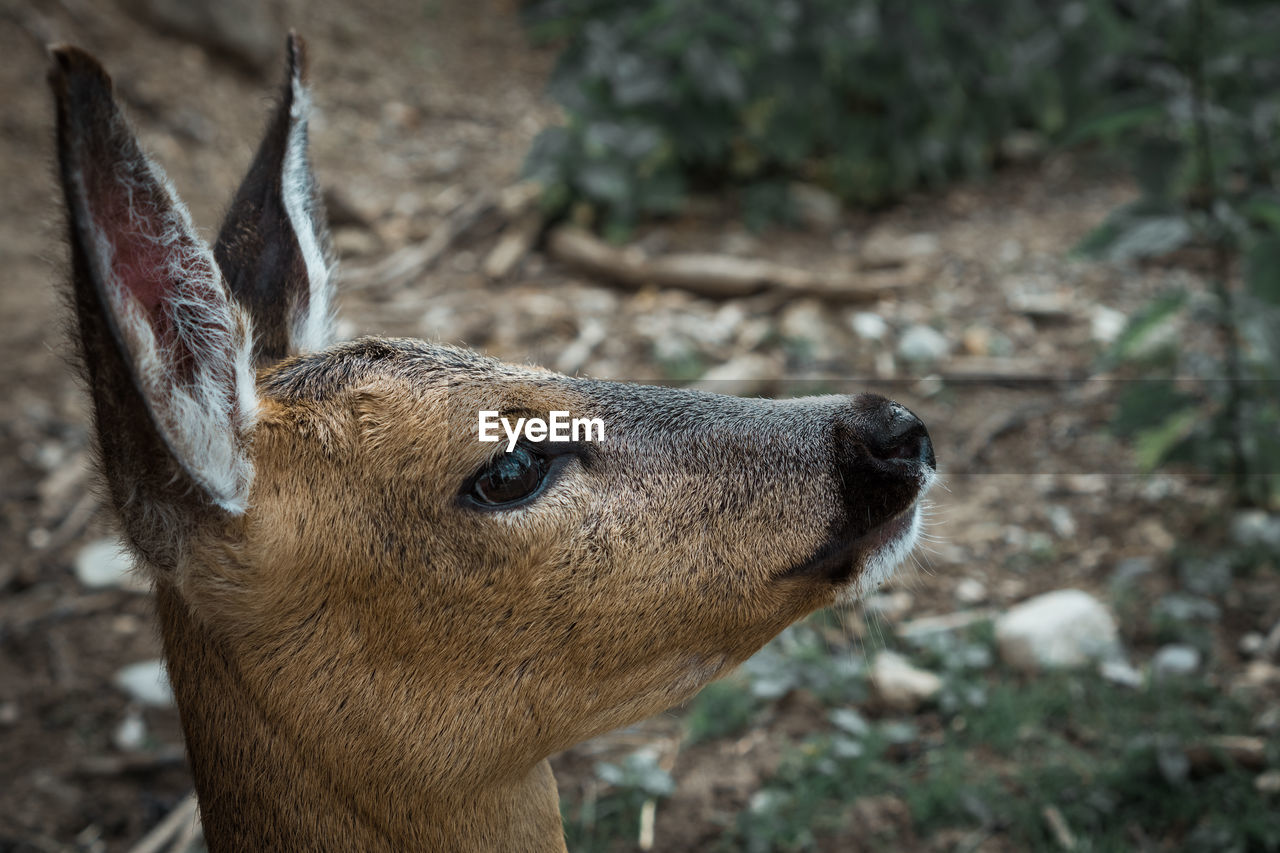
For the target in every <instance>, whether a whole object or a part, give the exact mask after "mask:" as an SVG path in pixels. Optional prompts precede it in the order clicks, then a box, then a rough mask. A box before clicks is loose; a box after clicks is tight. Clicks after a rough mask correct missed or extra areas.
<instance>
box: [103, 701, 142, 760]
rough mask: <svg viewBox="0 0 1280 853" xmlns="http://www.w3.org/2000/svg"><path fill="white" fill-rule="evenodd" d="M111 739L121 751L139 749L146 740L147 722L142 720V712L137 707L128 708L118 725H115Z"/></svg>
mask: <svg viewBox="0 0 1280 853" xmlns="http://www.w3.org/2000/svg"><path fill="white" fill-rule="evenodd" d="M111 740H112V742H113V743H114V744H115V746H116V749H118V750H120V751H122V752H133V751H135V750H138V749H141V748H142V745H143V744H144V743H146V740H147V724H146V723H145V722H143V720H142V714H141V713H139V712H138V711H137V709H130V710H129V712H128V713H126V714H125V715H124V719H123V720H121V721H120V725H118V726H116V730H115V733H114V734H113V735H112V737H111Z"/></svg>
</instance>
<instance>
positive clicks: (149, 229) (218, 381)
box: [49, 47, 257, 565]
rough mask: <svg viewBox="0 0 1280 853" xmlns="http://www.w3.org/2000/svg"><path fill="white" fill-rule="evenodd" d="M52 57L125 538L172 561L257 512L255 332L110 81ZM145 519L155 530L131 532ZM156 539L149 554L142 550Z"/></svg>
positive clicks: (89, 342)
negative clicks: (201, 522)
mask: <svg viewBox="0 0 1280 853" xmlns="http://www.w3.org/2000/svg"><path fill="white" fill-rule="evenodd" d="M51 57H52V60H53V61H52V67H51V69H50V72H49V81H50V84H51V86H52V88H53V94H54V100H55V103H56V108H57V127H58V131H57V132H58V163H59V170H60V173H61V178H62V185H63V190H64V193H65V195H66V203H67V213H68V222H69V228H70V242H71V257H72V270H73V271H72V277H73V295H74V299H73V301H74V304H75V310H76V319H77V324H78V332H79V338H80V345H81V353H82V355H83V361H84V368H85V371H86V373H87V377H88V380H89V384H90V392H91V394H92V396H93V400H94V413H95V421H96V431H97V434H98V439H99V445H100V450H101V455H102V464H103V467H104V469H105V470H104V473H105V474H106V478H107V481H108V485H109V487H110V489H111V492H112V497H113V498H114V502H115V504H116V506H117V507H120V508H121V513H122V515H124V516H125V518H124V520H125V523H126V528H127V531H128V532H129V533H130V535H131V536H132V537H133V538H134V539H135V544H137V545H138V547H139V548H140V549H141V550H142V551H143V552H144V554H147V555H148V556H150V557H151V558H152V559H153V560H154V561H157V562H159V563H160V564H161V565H163V564H164V563H166V562H171V561H172V559H171V558H172V556H173V555H172V548H173V545H166V542H169V541H173V540H177V539H178V538H180V537H178V536H175V535H174V533H175V531H173V530H172V528H173V526H174V525H178V526H181V525H183V524H185V525H187V526H189V525H190V524H191V523H192V518H193V517H194V515H195V514H197V513H199V512H209V511H211V510H214V509H215V508H221V510H222V511H224V512H226V513H231V514H233V515H236V514H240V513H243V512H244V510H245V507H246V505H247V503H248V497H249V487H250V484H251V481H252V477H253V468H252V464H251V462H250V459H249V456H248V452H247V446H246V445H247V442H248V438H249V433H250V431H251V429H252V427H253V422H254V417H255V413H256V410H257V394H256V391H255V388H254V373H253V369H252V365H251V361H250V355H251V341H252V332H251V330H250V328H249V321H248V318H247V316H246V315H245V314H244V313H243V311H241V310H240V309H239V308H238V307H237V306H235V305H234V303H232V301H231V299H230V296H229V294H228V292H227V289H226V286H225V285H224V284H223V281H222V276H221V273H220V272H219V271H218V265H217V263H216V262H215V261H214V257H213V253H212V252H211V251H210V250H209V247H208V246H207V245H206V244H205V243H204V242H203V241H201V240H200V238H199V237H197V236H196V233H195V230H194V228H193V227H192V225H191V218H190V215H189V214H188V213H187V210H186V208H185V207H184V206H183V205H182V203H181V202H180V201H179V200H178V199H177V197H176V196H175V195H174V193H173V191H172V189H171V187H170V185H169V182H168V180H167V179H166V177H165V176H164V173H163V172H162V171H161V170H160V168H159V167H158V166H157V165H155V164H154V163H153V162H152V161H151V160H150V159H148V158H147V156H146V155H145V154H143V153H142V150H141V148H140V147H139V145H138V142H137V139H136V138H135V137H134V134H133V131H132V129H131V128H130V126H129V124H128V122H127V121H126V120H125V118H124V115H123V114H122V113H121V111H120V108H119V106H118V105H117V104H116V101H115V98H114V94H113V87H112V83H111V78H110V77H108V76H107V74H106V72H105V71H104V70H103V69H102V66H101V65H99V64H98V62H97V60H95V59H94V58H93V57H91V56H90V55H89V54H87V53H85V52H83V51H81V50H78V49H76V48H73V47H55V48H52V49H51ZM148 514H149V515H148ZM157 514H160V515H161V516H163V518H161V519H160V521H161V523H160V524H156V523H154V522H155V521H156V518H155V516H156V515H157ZM142 516H147V517H149V518H150V519H151V523H137V524H132V525H131V518H132V519H133V520H134V521H139V519H141V517H142ZM166 522H170V523H169V524H168V525H167V528H166V524H165V523H166ZM160 528H165V529H162V530H161V532H160V533H159V534H157V533H156V532H151V533H147V532H146V531H148V530H150V531H155V530H157V529H160ZM147 536H150V537H151V539H152V540H155V541H152V542H151V543H150V547H149V546H148V543H147V542H142V541H139V540H140V538H143V539H145V538H146V537H147Z"/></svg>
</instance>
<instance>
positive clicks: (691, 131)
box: [526, 0, 1115, 233]
mask: <svg viewBox="0 0 1280 853" xmlns="http://www.w3.org/2000/svg"><path fill="white" fill-rule="evenodd" d="M1091 5H1092V4H1090V3H1085V2H1071V3H1067V2H1056V3H1054V2H1039V1H1038V0H999V2H979V0H965V2H955V3H937V2H933V0H898V1H897V2H893V3H890V2H884V0H721V2H717V3H700V2H696V0H644V2H639V3H619V2H615V0H533V2H530V3H528V4H527V5H526V17H527V21H528V23H529V26H530V28H531V31H532V32H533V34H534V35H535V37H538V38H542V39H547V40H558V41H562V42H563V43H564V45H565V48H564V52H563V54H562V56H561V58H560V62H559V65H558V66H557V68H556V71H555V74H554V76H553V78H552V83H551V90H552V94H553V95H554V97H555V98H556V99H557V100H558V101H559V102H560V103H561V104H562V105H563V106H564V108H565V111H566V113H567V115H568V123H567V125H566V126H564V127H558V128H552V129H550V130H548V131H546V132H545V133H543V134H542V135H541V136H540V137H539V138H538V139H537V141H536V142H535V144H534V146H533V149H532V151H531V152H530V154H529V158H528V163H527V169H528V171H529V173H530V174H531V175H532V176H534V177H536V178H538V179H539V180H541V181H542V182H543V183H544V185H545V186H546V187H548V192H547V197H546V200H547V203H548V205H549V206H551V207H552V208H564V207H567V206H568V205H569V204H571V203H573V202H583V203H585V204H587V205H590V206H592V207H593V208H594V209H595V211H596V212H597V213H598V214H599V216H600V220H601V222H602V224H603V225H604V228H605V231H606V232H607V233H608V232H611V231H612V232H614V233H618V232H620V231H624V230H625V229H626V228H628V227H629V226H630V225H631V223H633V222H634V221H635V220H636V218H637V217H639V216H642V215H646V214H650V215H651V214H663V213H670V212H673V211H676V210H678V209H679V208H680V206H681V205H682V203H683V202H684V199H685V196H686V193H688V192H689V191H690V190H695V189H722V188H725V187H736V188H739V189H740V190H741V194H740V198H741V200H742V203H743V205H744V214H745V216H746V218H747V220H748V221H749V222H754V223H760V222H763V221H767V220H771V219H778V218H785V217H786V215H787V212H788V207H789V199H788V188H789V183H790V182H791V181H793V180H796V179H799V180H804V181H808V182H813V183H816V184H818V185H821V186H823V187H825V188H827V189H828V190H830V191H832V192H834V193H835V194H836V195H838V196H839V197H840V198H842V199H844V200H845V201H847V202H851V203H856V204H870V205H876V204H882V203H884V202H887V201H890V200H892V199H894V198H897V197H899V196H901V195H902V194H903V193H904V192H907V191H909V190H911V189H914V188H916V187H920V186H930V185H933V186H936V185H939V184H941V183H943V182H944V181H947V180H949V179H951V178H953V177H955V176H957V175H972V174H976V173H980V172H982V171H984V170H986V169H987V168H989V166H990V165H991V164H992V162H993V161H995V160H996V159H997V158H998V157H999V156H1000V153H1001V147H1002V144H1004V143H1006V142H1009V141H1010V139H1011V134H1013V133H1014V132H1015V131H1020V130H1021V131H1028V130H1030V131H1035V132H1037V133H1040V134H1043V135H1046V136H1055V135H1058V134H1060V133H1062V132H1063V131H1064V130H1065V129H1066V128H1067V127H1068V126H1069V123H1070V121H1071V119H1072V118H1073V117H1075V116H1078V115H1081V114H1082V113H1083V111H1084V110H1085V109H1086V108H1087V107H1088V106H1089V104H1088V102H1087V96H1088V93H1090V92H1094V91H1097V90H1098V89H1099V87H1100V86H1101V85H1102V81H1103V80H1105V79H1106V78H1107V76H1108V73H1109V71H1110V70H1111V69H1112V68H1113V66H1114V65H1115V61H1114V60H1113V59H1105V58H1102V57H1099V56H1098V52H1097V51H1096V50H1095V44H1096V40H1097V34H1096V32H1095V30H1096V26H1093V25H1091V21H1092V18H1091V15H1090V13H1089V9H1090V8H1091ZM1100 59H1102V61H1099V60H1100ZM1024 139H1025V136H1024Z"/></svg>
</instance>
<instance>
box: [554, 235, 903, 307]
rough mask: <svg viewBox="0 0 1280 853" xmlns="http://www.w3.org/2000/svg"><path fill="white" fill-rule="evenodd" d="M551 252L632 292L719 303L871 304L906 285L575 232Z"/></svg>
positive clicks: (556, 242)
mask: <svg viewBox="0 0 1280 853" xmlns="http://www.w3.org/2000/svg"><path fill="white" fill-rule="evenodd" d="M547 249H548V251H549V252H550V254H551V255H552V257H554V258H556V259H557V260H560V261H563V262H564V263H566V264H569V265H570V266H574V267H577V268H579V269H581V270H583V271H585V272H587V273H589V274H591V275H593V276H597V277H599V278H603V279H606V280H609V281H613V282H617V283H619V284H622V285H625V286H627V287H632V288H640V287H644V286H646V285H654V286H656V287H675V288H680V289H682V290H688V291H690V292H692V293H697V294H700V295H702V296H710V297H713V298H719V299H723V298H728V297H734V296H751V295H754V294H757V293H763V292H765V291H769V290H778V291H784V292H786V293H788V294H790V295H795V296H815V297H818V298H821V299H826V300H830V301H834V302H870V301H874V300H876V299H879V298H881V297H882V296H884V295H886V294H888V293H890V292H892V291H895V290H897V289H899V288H901V287H902V286H904V284H905V282H904V281H903V280H901V279H890V280H880V281H876V280H874V279H880V278H881V277H880V276H876V277H874V279H873V278H869V277H864V276H858V275H854V274H851V273H813V272H809V271H808V270H803V269H800V268H798V267H792V266H786V265H784V264H778V263H774V262H772V261H765V260H759V259H755V258H739V257H735V256H733V255H715V254H703V253H689V254H674V255H665V256H662V257H649V256H648V255H646V254H645V253H644V252H642V251H641V250H639V249H637V248H635V247H629V248H618V247H616V246H611V245H609V244H608V243H606V242H604V241H603V240H601V239H599V238H598V237H596V236H595V235H593V234H591V233H589V232H587V231H584V230H582V229H581V228H575V227H573V226H561V227H559V228H556V229H555V230H554V231H552V232H551V234H550V235H549V237H548V240H547Z"/></svg>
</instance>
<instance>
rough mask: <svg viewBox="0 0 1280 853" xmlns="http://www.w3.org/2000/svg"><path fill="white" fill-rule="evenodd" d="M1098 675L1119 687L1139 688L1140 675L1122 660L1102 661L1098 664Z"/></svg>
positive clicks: (1140, 682) (1140, 683)
mask: <svg viewBox="0 0 1280 853" xmlns="http://www.w3.org/2000/svg"><path fill="white" fill-rule="evenodd" d="M1098 675H1100V676H1102V678H1103V679H1104V680H1106V681H1110V682H1111V683H1112V684H1119V685H1120V686H1121V687H1135V688H1136V687H1141V686H1142V673H1141V672H1138V670H1136V669H1134V668H1133V667H1132V666H1130V665H1129V664H1128V663H1127V662H1126V661H1122V660H1104V661H1103V662H1102V663H1100V664H1098Z"/></svg>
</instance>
